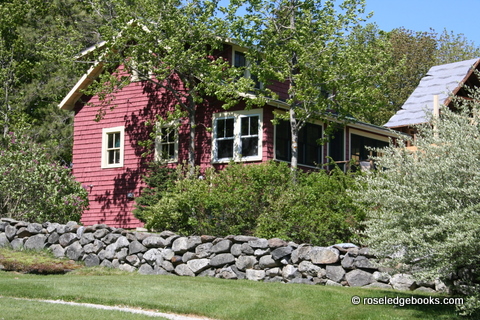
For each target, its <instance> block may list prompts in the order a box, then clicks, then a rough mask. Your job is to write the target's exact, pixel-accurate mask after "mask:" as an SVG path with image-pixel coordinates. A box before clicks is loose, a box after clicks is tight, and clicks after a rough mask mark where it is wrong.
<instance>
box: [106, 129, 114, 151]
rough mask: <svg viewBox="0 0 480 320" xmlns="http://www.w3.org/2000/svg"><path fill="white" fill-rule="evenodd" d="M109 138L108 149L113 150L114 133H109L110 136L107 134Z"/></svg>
mask: <svg viewBox="0 0 480 320" xmlns="http://www.w3.org/2000/svg"><path fill="white" fill-rule="evenodd" d="M107 136H108V144H107V148H109V149H111V148H113V140H114V136H113V133H109V134H107Z"/></svg>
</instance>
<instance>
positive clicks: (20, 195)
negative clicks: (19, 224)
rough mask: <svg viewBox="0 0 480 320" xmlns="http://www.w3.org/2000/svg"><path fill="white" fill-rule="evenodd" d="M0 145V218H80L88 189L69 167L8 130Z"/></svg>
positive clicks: (86, 203) (50, 219)
mask: <svg viewBox="0 0 480 320" xmlns="http://www.w3.org/2000/svg"><path fill="white" fill-rule="evenodd" d="M0 139H1V138H0ZM0 146H1V149H0V217H9V218H14V219H17V220H22V221H28V222H40V223H42V222H45V221H55V222H58V223H66V222H68V221H79V219H80V216H81V214H82V212H83V210H84V209H85V208H86V207H87V206H88V200H87V192H86V190H85V189H83V188H82V187H81V185H80V184H79V183H78V182H76V181H75V180H74V178H73V177H72V175H71V170H70V169H69V168H68V167H65V166H61V165H59V164H58V163H55V162H54V161H53V160H52V157H50V156H49V155H48V154H46V153H45V150H44V149H43V148H42V147H41V146H40V145H38V144H36V143H35V142H33V140H32V139H29V138H28V137H26V136H18V135H16V134H15V133H12V132H11V133H9V134H8V135H7V137H5V138H3V139H1V140H0Z"/></svg>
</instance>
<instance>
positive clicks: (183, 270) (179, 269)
mask: <svg viewBox="0 0 480 320" xmlns="http://www.w3.org/2000/svg"><path fill="white" fill-rule="evenodd" d="M175 273H176V274H178V275H179V276H189V277H195V273H193V271H192V270H191V269H190V268H189V267H188V266H187V265H186V264H179V265H178V266H176V267H175Z"/></svg>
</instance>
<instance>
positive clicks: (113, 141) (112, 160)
mask: <svg viewBox="0 0 480 320" xmlns="http://www.w3.org/2000/svg"><path fill="white" fill-rule="evenodd" d="M107 137H108V138H107V140H108V142H107V164H109V165H110V164H118V163H120V132H111V133H107Z"/></svg>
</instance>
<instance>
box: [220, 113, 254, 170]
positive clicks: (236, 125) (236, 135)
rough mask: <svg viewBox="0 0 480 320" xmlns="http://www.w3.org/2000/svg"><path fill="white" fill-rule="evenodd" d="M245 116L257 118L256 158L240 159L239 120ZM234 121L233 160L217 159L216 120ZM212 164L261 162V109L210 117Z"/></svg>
mask: <svg viewBox="0 0 480 320" xmlns="http://www.w3.org/2000/svg"><path fill="white" fill-rule="evenodd" d="M246 116H258V154H257V155H256V156H247V157H242V156H241V154H240V152H241V140H240V139H241V132H240V129H241V119H242V118H244V117H246ZM229 118H230V119H234V126H233V130H234V131H233V135H234V142H233V158H220V159H219V158H218V156H217V155H218V150H217V144H216V141H217V136H216V135H217V130H216V129H217V128H216V120H220V119H229ZM212 128H213V132H212V135H213V136H212V163H228V162H230V161H232V160H233V161H236V162H243V161H261V160H262V158H263V143H262V141H263V109H254V110H242V111H232V112H221V113H215V114H213V117H212Z"/></svg>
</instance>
